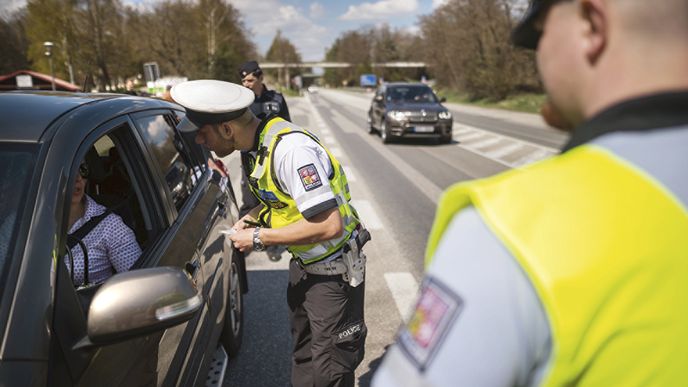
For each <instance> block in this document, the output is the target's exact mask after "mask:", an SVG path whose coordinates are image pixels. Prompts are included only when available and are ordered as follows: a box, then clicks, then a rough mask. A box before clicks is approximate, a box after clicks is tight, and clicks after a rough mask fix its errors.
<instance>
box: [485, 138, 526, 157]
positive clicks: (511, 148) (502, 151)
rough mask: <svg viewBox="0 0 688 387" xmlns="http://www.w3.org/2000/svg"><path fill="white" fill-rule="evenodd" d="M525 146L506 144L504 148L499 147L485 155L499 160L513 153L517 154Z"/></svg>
mask: <svg viewBox="0 0 688 387" xmlns="http://www.w3.org/2000/svg"><path fill="white" fill-rule="evenodd" d="M524 146H525V145H524V144H520V143H517V142H515V143H513V144H508V145H506V146H504V147H500V148H498V149H495V150H493V151H490V152H487V153H486V154H487V155H489V156H490V157H491V158H493V159H501V158H502V157H504V156H508V155H510V154H511V153H513V152H517V151H519V150H520V149H522V148H523V147H524Z"/></svg>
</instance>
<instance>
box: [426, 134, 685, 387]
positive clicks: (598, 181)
mask: <svg viewBox="0 0 688 387" xmlns="http://www.w3.org/2000/svg"><path fill="white" fill-rule="evenodd" d="M469 205H473V206H475V208H476V209H477V210H478V211H479V213H480V215H481V217H482V219H483V220H484V222H485V224H486V225H487V226H488V227H489V228H490V230H491V231H492V232H493V233H494V234H495V235H496V236H497V237H498V238H499V239H500V240H501V242H502V243H503V244H504V246H505V247H506V248H507V249H508V250H509V252H510V253H511V254H512V255H513V256H514V258H515V259H516V260H517V261H518V263H519V264H520V265H521V267H522V268H523V270H524V271H525V273H526V274H527V276H528V277H529V279H530V281H531V283H532V285H533V286H534V288H535V290H536V292H537V294H538V296H539V298H540V301H541V302H542V305H543V307H544V310H545V312H546V314H547V316H548V319H549V324H550V329H551V333H552V339H553V342H552V352H551V358H550V361H549V369H548V371H547V374H546V377H545V378H544V379H543V384H544V385H549V386H561V385H578V386H624V387H627V386H688V211H687V210H686V208H685V207H684V206H683V205H682V204H681V203H680V202H679V201H678V199H677V198H676V197H674V196H673V194H672V193H671V192H670V191H668V190H667V189H666V188H664V186H662V185H661V184H659V183H658V182H657V181H655V180H654V179H653V177H652V176H649V175H648V174H646V173H645V172H643V171H641V170H639V169H637V168H635V167H634V166H632V165H630V164H629V163H627V162H626V161H625V160H623V159H621V158H618V157H617V156H616V155H614V154H613V153H611V152H609V151H607V150H605V149H603V148H600V147H596V146H594V145H586V146H581V147H578V148H575V149H573V150H571V151H569V152H567V153H565V154H564V155H561V156H559V157H555V158H553V159H550V160H546V161H544V162H541V163H538V164H534V165H532V166H530V167H527V168H523V169H521V170H512V171H509V172H507V173H504V174H501V175H497V176H495V177H493V178H489V179H485V180H480V181H476V182H469V183H460V184H457V185H455V186H453V187H451V188H449V189H448V190H447V192H446V193H445V194H444V196H443V198H442V200H441V203H440V205H439V208H438V211H437V217H436V220H435V224H434V226H433V229H432V232H431V234H430V239H429V243H428V248H427V252H426V263H429V262H430V261H431V260H432V257H433V255H434V253H435V249H436V248H437V245H438V243H439V241H440V240H441V238H442V235H443V233H444V231H445V230H446V228H447V226H448V224H449V223H450V221H451V219H452V218H453V216H454V215H455V214H456V213H457V212H458V211H459V210H461V209H462V208H464V207H466V206H469Z"/></svg>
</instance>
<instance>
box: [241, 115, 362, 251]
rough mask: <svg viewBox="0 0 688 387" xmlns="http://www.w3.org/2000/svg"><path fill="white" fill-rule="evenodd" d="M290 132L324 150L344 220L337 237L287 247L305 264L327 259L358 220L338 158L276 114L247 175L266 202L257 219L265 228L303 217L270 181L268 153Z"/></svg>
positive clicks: (261, 137)
mask: <svg viewBox="0 0 688 387" xmlns="http://www.w3.org/2000/svg"><path fill="white" fill-rule="evenodd" d="M294 132H299V133H300V134H301V135H306V136H308V137H310V138H311V139H313V141H315V142H316V143H318V144H319V145H320V146H321V147H322V148H323V149H324V150H325V152H327V155H328V157H329V159H330V163H331V164H332V170H333V176H332V177H331V178H330V179H329V181H328V182H329V184H330V188H331V189H332V193H333V194H334V196H335V199H336V200H337V205H338V207H339V214H340V215H341V217H342V220H343V222H344V223H343V224H344V232H343V233H342V235H341V236H340V237H339V238H335V239H332V240H328V241H322V242H318V243H312V244H308V245H295V246H287V249H288V250H289V252H290V253H292V254H293V255H294V256H295V257H297V258H299V259H301V261H302V262H303V263H305V264H309V263H314V262H317V261H320V260H322V259H324V258H327V257H328V256H330V255H332V254H333V253H335V252H336V251H337V250H339V249H340V248H342V246H344V244H345V243H346V241H347V240H348V239H349V238H350V237H351V234H352V232H353V231H354V229H356V226H358V224H359V223H360V220H359V217H358V214H357V213H356V210H355V209H354V207H353V206H352V205H351V204H350V203H349V202H350V200H351V194H350V193H349V183H348V182H347V180H346V175H345V174H344V169H343V168H342V166H341V165H340V164H339V161H337V159H336V158H335V157H334V156H333V155H332V154H331V153H330V151H329V150H328V149H327V148H326V147H325V146H323V145H322V144H321V143H320V141H319V140H318V138H317V137H315V136H314V135H313V134H311V133H310V132H308V131H306V130H304V129H302V128H300V127H298V126H295V125H294V124H292V123H291V122H288V121H285V120H283V119H282V118H279V117H275V118H273V119H271V120H270V121H269V122H267V123H266V124H265V126H264V128H263V130H262V132H261V133H260V135H259V150H260V149H261V148H262V149H263V152H260V151H259V156H258V159H257V160H256V163H255V165H254V168H253V171H252V172H251V175H250V176H249V183H250V184H249V185H250V187H251V190H252V191H253V193H254V194H255V195H256V196H257V197H258V198H259V199H260V200H261V201H262V202H263V203H264V204H265V205H266V207H265V208H264V210H263V211H264V213H262V214H261V219H264V220H266V222H267V223H268V227H271V228H280V227H284V226H286V225H289V224H292V223H295V222H297V221H299V220H300V219H303V215H301V212H300V211H299V209H298V207H297V205H296V201H295V200H294V199H293V198H292V197H291V196H289V194H288V193H286V192H284V191H282V189H281V188H280V187H279V186H278V184H277V183H275V180H274V176H275V172H274V167H275V166H274V165H273V164H274V162H273V160H274V159H273V157H272V156H273V155H274V151H275V147H276V146H277V144H278V142H279V141H280V139H281V138H282V137H283V136H285V135H287V134H289V133H294Z"/></svg>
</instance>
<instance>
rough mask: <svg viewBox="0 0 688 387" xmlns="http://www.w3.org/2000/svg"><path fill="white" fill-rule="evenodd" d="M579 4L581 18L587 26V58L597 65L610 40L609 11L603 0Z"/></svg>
mask: <svg viewBox="0 0 688 387" xmlns="http://www.w3.org/2000/svg"><path fill="white" fill-rule="evenodd" d="M578 4H579V7H580V8H579V15H580V16H579V17H581V18H582V19H583V22H584V23H585V25H586V29H585V35H584V39H585V46H584V49H585V56H586V57H587V59H588V61H589V62H590V63H591V64H595V63H596V62H597V61H598V60H599V58H600V57H601V56H602V54H603V53H604V51H605V48H606V46H607V40H608V39H609V36H608V34H609V9H608V6H607V4H606V3H605V2H604V1H601V0H582V1H581V2H580V3H578Z"/></svg>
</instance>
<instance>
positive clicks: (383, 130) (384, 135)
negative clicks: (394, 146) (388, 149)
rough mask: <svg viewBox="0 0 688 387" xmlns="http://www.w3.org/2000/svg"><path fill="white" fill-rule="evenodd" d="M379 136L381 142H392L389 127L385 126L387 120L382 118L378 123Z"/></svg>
mask: <svg viewBox="0 0 688 387" xmlns="http://www.w3.org/2000/svg"><path fill="white" fill-rule="evenodd" d="M380 138H381V139H382V143H383V144H389V143H390V142H392V134H391V131H390V129H389V128H388V127H387V120H382V123H381V124H380Z"/></svg>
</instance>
